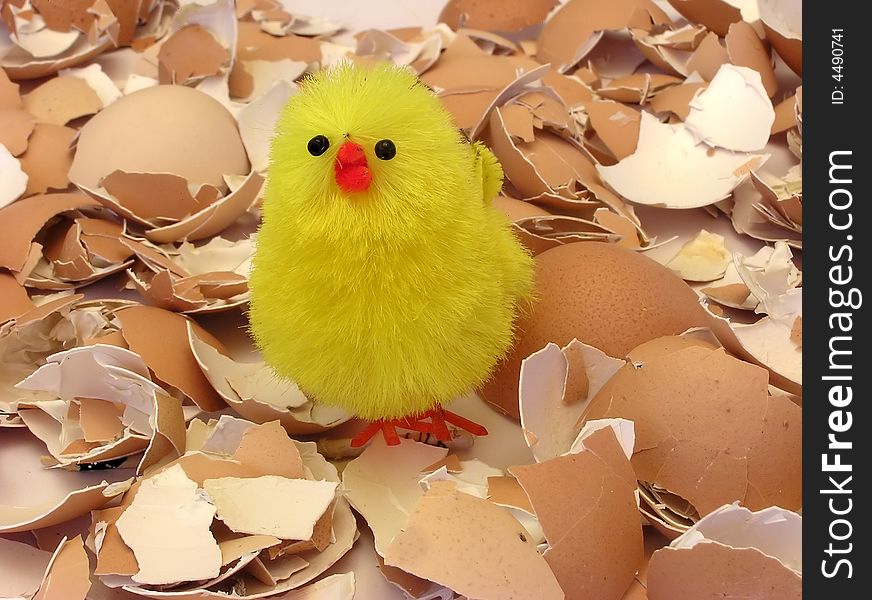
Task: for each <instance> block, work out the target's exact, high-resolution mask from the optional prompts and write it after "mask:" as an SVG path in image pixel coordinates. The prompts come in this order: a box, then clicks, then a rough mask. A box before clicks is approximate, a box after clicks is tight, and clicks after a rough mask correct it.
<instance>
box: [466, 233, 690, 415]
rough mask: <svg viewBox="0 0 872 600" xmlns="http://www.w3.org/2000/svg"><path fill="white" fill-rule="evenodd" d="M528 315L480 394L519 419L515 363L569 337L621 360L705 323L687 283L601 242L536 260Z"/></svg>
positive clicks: (578, 245)
mask: <svg viewBox="0 0 872 600" xmlns="http://www.w3.org/2000/svg"><path fill="white" fill-rule="evenodd" d="M536 293H537V294H538V299H537V301H536V303H535V305H534V306H533V308H532V310H531V312H530V313H529V314H526V315H522V316H521V317H520V319H519V322H518V327H517V336H516V339H515V345H514V348H513V349H512V350H511V351H510V353H509V355H508V356H507V358H506V359H505V360H504V361H502V362H501V363H500V364H499V365H497V368H496V370H495V371H494V374H493V376H492V378H491V380H490V381H489V382H488V383H487V384H485V385H484V386H483V387H482V388H481V389H480V390H479V393H480V394H481V396H482V398H484V399H485V400H486V401H488V402H489V403H491V404H492V405H494V407H496V408H497V409H498V410H500V411H501V412H505V413H507V414H509V415H511V416H513V417H515V418H518V416H519V413H518V379H519V376H520V369H521V361H522V360H523V359H525V358H526V357H528V356H529V355H530V354H532V353H533V352H536V351H538V350H540V349H541V348H543V347H544V346H545V345H546V344H548V343H549V342H554V343H556V344H559V345H560V346H565V345H566V344H568V343H569V342H570V341H572V339H573V338H577V339H578V340H580V341H582V342H584V343H586V344H590V345H592V346H595V347H597V348H599V349H600V350H602V351H603V352H605V353H606V354H608V355H610V356H614V357H616V358H622V357H624V356H626V355H627V353H629V351H630V350H632V349H633V348H635V347H636V346H638V345H639V344H641V343H643V342H646V341H648V340H652V339H654V338H658V337H661V336H664V335H677V334H679V333H682V332H684V331H686V330H687V329H690V328H691V327H704V326H705V325H706V322H707V321H706V316H705V311H704V310H703V309H702V307H701V306H700V305H699V302H698V300H697V296H696V294H695V293H694V291H693V290H692V289H691V288H690V287H688V285H687V284H686V283H685V282H684V281H682V280H681V279H680V278H679V277H678V276H677V275H675V274H674V273H672V272H671V271H669V270H668V269H667V268H666V267H664V266H662V265H660V264H658V263H656V262H654V261H653V260H651V259H650V258H648V257H646V256H644V255H642V254H638V253H636V252H632V251H630V250H625V249H623V248H619V247H617V246H615V245H612V244H605V243H599V242H578V243H573V244H566V245H563V246H558V247H556V248H552V249H550V250H546V251H545V252H543V253H541V254H539V255H537V256H536Z"/></svg>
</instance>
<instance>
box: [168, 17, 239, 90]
mask: <svg viewBox="0 0 872 600" xmlns="http://www.w3.org/2000/svg"><path fill="white" fill-rule="evenodd" d="M229 59H230V52H228V51H227V49H226V48H224V46H222V45H221V44H220V43H219V42H218V40H216V39H215V37H214V36H213V35H212V34H211V33H210V32H209V30H208V29H206V28H204V27H203V26H201V25H198V24H193V25H186V26H185V27H182V28H181V29H179V30H178V31H176V32H175V33H173V34H172V35H170V36H169V37H168V38H167V39H166V41H164V42H163V43H162V44H161V47H160V51H159V52H158V73H159V81H160V83H162V84H176V85H184V84H186V83H188V82H190V81H191V80H196V79H201V78H203V77H208V76H210V75H217V74H218V73H219V72H220V71H221V68H222V67H223V66H224V64H225V63H226V62H227V61H228V60H229Z"/></svg>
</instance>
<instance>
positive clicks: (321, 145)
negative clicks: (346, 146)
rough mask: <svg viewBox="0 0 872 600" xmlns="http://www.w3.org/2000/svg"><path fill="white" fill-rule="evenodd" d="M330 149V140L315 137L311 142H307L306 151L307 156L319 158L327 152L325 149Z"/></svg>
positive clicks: (318, 136) (320, 136)
mask: <svg viewBox="0 0 872 600" xmlns="http://www.w3.org/2000/svg"><path fill="white" fill-rule="evenodd" d="M329 147H330V140H328V139H327V138H326V137H324V136H323V135H316V136H315V137H313V138H312V139H311V140H309V143H308V145H307V146H306V149H307V150H309V154H311V155H312V156H321V155H322V154H324V153H325V152H327V148H329Z"/></svg>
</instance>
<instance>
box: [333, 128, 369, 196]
mask: <svg viewBox="0 0 872 600" xmlns="http://www.w3.org/2000/svg"><path fill="white" fill-rule="evenodd" d="M333 170H334V171H335V173H336V183H337V184H338V185H339V187H340V188H341V189H342V191H343V192H345V193H351V192H363V191H365V190H366V189H367V188H369V184H370V183H372V173H370V171H369V166H368V165H367V163H366V154H364V153H363V148H361V147H360V144H356V143H354V142H350V141H349V142H345V143H344V144H342V146H340V147H339V154H337V156H336V162H335V163H334V164H333Z"/></svg>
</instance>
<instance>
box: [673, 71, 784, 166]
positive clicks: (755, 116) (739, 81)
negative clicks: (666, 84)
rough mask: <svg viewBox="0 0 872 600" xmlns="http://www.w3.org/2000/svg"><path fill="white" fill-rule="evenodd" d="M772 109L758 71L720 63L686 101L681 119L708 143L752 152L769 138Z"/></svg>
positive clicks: (694, 133)
mask: <svg viewBox="0 0 872 600" xmlns="http://www.w3.org/2000/svg"><path fill="white" fill-rule="evenodd" d="M774 122H775V110H774V109H773V108H772V103H771V102H770V101H769V98H768V97H767V93H766V90H765V89H764V88H763V84H762V82H761V79H760V74H759V73H758V72H757V71H754V70H753V69H749V68H747V67H735V66H733V65H723V66H722V67H721V68H720V69H719V70H718V72H717V74H716V75H715V76H714V78H713V79H712V80H711V82H710V83H709V85H708V87H706V89H704V90H702V91H700V92H699V93H698V94H697V96H696V97H695V98H694V99H693V100H692V101H691V103H690V113H689V114H688V116H687V118H686V119H685V121H684V123H685V126H686V127H687V129H688V130H689V131H690V132H691V133H692V134H693V135H694V136H695V137H696V138H697V139H698V140H700V141H702V142H705V143H706V144H708V145H709V146H713V147H719V148H725V149H727V150H736V151H744V152H752V151H756V150H760V149H761V148H763V147H764V146H765V145H766V143H767V142H768V141H769V135H770V131H771V129H772V124H773V123H774Z"/></svg>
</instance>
